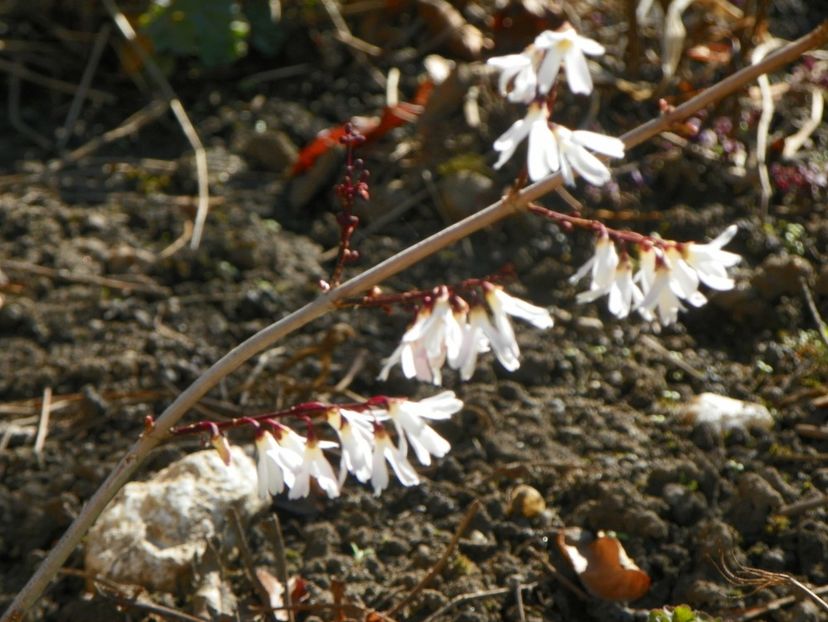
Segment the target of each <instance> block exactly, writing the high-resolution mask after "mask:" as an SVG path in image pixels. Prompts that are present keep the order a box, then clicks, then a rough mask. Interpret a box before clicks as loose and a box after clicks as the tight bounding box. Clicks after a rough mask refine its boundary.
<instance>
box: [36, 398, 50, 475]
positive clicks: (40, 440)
mask: <svg viewBox="0 0 828 622" xmlns="http://www.w3.org/2000/svg"><path fill="white" fill-rule="evenodd" d="M51 412H52V387H46V388H45V389H44V390H43V401H42V402H41V405H40V420H39V421H38V423H37V436H35V443H34V453H35V456H37V461H38V462H39V463H41V464H42V463H43V445H44V443H45V442H46V435H47V434H48V433H49V414H50V413H51Z"/></svg>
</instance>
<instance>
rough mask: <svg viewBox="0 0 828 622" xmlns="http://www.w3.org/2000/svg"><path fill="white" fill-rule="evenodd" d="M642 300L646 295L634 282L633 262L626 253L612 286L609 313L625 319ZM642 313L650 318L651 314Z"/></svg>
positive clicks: (617, 269)
mask: <svg viewBox="0 0 828 622" xmlns="http://www.w3.org/2000/svg"><path fill="white" fill-rule="evenodd" d="M642 300H644V294H643V293H642V291H641V290H640V289H639V288H638V286H637V285H636V284H635V282H634V281H633V270H632V261H630V257H629V255H627V254H626V253H625V254H624V256H623V257H622V258H621V261H620V263H619V264H618V267H617V268H616V269H615V279H614V280H613V282H612V285H611V286H610V291H609V311H610V313H612V314H613V315H614V316H615V317H617V318H619V319H624V318H625V317H627V316H628V315H629V314H630V310H631V309H635V308H636V307H637V306H638V305H639V304H641V301H642ZM579 302H580V298H579ZM641 312H642V314H644V315H645V316H647V317H648V316H649V312H647V313H646V314H645V313H644V310H643V309H642V310H641Z"/></svg>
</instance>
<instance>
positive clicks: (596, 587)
mask: <svg viewBox="0 0 828 622" xmlns="http://www.w3.org/2000/svg"><path fill="white" fill-rule="evenodd" d="M558 548H559V549H560V551H561V554H562V555H563V556H564V557H565V558H566V559H567V561H569V563H570V565H571V566H572V568H573V569H574V570H575V572H576V573H577V574H578V578H579V579H580V580H581V583H582V584H583V585H584V587H585V588H586V589H587V590H588V591H589V592H590V593H591V594H593V595H594V596H597V597H598V598H602V599H604V600H611V601H625V602H626V601H632V600H637V599H639V598H641V597H642V596H644V594H646V593H647V591H648V590H649V589H650V583H651V579H650V576H649V575H648V574H647V573H646V572H644V571H643V570H641V569H640V568H639V567H638V566H636V565H635V562H634V561H633V560H632V559H630V557H629V556H628V555H627V553H626V551H624V547H623V546H621V542H619V541H618V539H617V538H612V537H609V536H606V535H604V532H603V531H599V532H598V537H597V538H594V539H593V538H592V536H591V535H590V534H589V533H588V532H586V531H584V530H582V529H580V528H578V527H574V528H570V529H563V530H561V531H560V532H559V533H558Z"/></svg>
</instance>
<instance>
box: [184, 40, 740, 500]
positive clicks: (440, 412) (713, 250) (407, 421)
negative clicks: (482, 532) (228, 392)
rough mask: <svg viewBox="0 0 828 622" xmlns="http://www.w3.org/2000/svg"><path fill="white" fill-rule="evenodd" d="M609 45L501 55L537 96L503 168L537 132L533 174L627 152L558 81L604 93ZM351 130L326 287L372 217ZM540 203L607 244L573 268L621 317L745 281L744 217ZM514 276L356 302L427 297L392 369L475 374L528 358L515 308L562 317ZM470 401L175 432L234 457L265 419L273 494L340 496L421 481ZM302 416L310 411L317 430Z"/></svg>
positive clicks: (602, 174) (545, 317) (658, 311)
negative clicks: (595, 210)
mask: <svg viewBox="0 0 828 622" xmlns="http://www.w3.org/2000/svg"><path fill="white" fill-rule="evenodd" d="M603 53H604V48H603V46H601V45H600V44H599V43H598V42H596V41H593V40H592V39H589V38H586V37H583V36H581V35H579V34H578V33H577V32H575V30H574V29H573V28H572V27H571V26H570V25H569V24H565V25H564V26H563V27H562V28H561V29H559V30H558V31H554V32H553V31H547V32H544V33H541V34H540V35H538V36H537V37H536V38H535V41H534V42H533V43H532V45H530V46H529V47H527V48H526V49H525V50H524V51H523V52H522V53H520V54H510V55H507V56H499V57H495V58H491V59H489V61H488V63H489V65H491V66H492V67H494V68H496V69H497V70H498V71H499V72H500V75H499V90H500V93H501V94H502V95H503V96H504V97H505V98H506V99H507V100H508V101H509V102H511V103H513V104H519V105H523V106H525V107H526V111H525V114H524V116H523V117H522V118H520V119H518V120H517V121H515V122H514V124H512V126H511V127H510V128H509V129H507V130H506V131H505V132H504V133H503V134H502V135H501V136H500V137H499V138H498V139H497V140H496V141H495V142H494V149H495V151H497V152H498V153H499V158H498V161H497V163H496V164H495V168H500V167H501V166H502V165H503V164H504V163H506V162H507V161H508V160H509V159H510V158H512V156H514V154H515V153H516V151H517V149H518V147H519V145H520V144H521V143H522V142H523V141H524V140H525V141H527V148H526V153H527V162H526V173H527V174H528V177H529V179H530V180H532V181H538V180H540V179H543V178H545V177H547V176H549V175H552V174H556V173H560V174H561V175H562V176H563V179H564V181H565V182H566V183H567V184H568V185H574V183H575V174H576V173H577V174H578V175H580V176H581V177H583V178H584V179H585V180H586V181H587V182H589V183H590V184H593V185H598V186H600V185H603V184H605V183H607V182H608V181H609V180H610V178H611V172H610V169H609V168H608V167H607V165H606V160H607V159H608V158H622V157H624V144H623V143H622V142H621V141H620V140H619V139H617V138H614V137H611V136H605V135H603V134H600V133H597V132H593V131H587V130H572V129H570V128H567V127H564V126H563V125H560V124H558V123H556V122H555V121H554V120H553V116H554V115H553V107H554V101H555V96H556V92H557V89H558V88H562V84H563V82H564V78H565V82H566V85H567V86H568V88H569V89H570V90H572V91H573V92H575V93H579V94H585V95H586V94H589V93H591V92H592V89H593V84H592V78H591V76H590V72H589V66H588V64H587V58H586V57H587V56H593V57H597V56H600V55H601V54H603ZM343 142H344V143H345V145H346V148H347V153H348V160H347V164H346V174H345V177H344V180H343V183H342V184H340V185H339V186H338V187H337V194H338V196H339V198H340V202H341V204H342V211H341V213H340V214H339V215H338V216H337V221H338V223H339V225H340V232H341V235H340V252H339V257H338V260H337V263H336V267H335V268H334V271H333V275H332V278H331V280H330V283H327V282H324V283H322V284H321V285H322V288H323V289H324V290H327V289H330V288H331V287H335V286H337V285H338V284H339V281H340V277H341V275H342V272H343V268H344V266H345V264H346V263H348V262H350V261H353V260H354V259H356V258H357V257H358V254H357V252H356V251H355V250H353V249H352V248H351V246H350V244H351V237H352V235H353V233H354V231H355V230H356V227H357V226H358V224H359V219H358V217H357V216H356V215H355V214H354V213H353V207H354V203H355V201H356V199H357V198H362V199H367V198H368V196H369V190H368V182H367V180H368V176H367V172H366V171H365V170H364V166H363V163H362V162H361V161H360V160H355V159H354V158H353V151H354V148H355V147H356V146H357V145H358V144H359V142H360V136H359V135H358V134H357V133H356V132H354V131H353V130H351V131H349V132H348V134H347V136H346V137H345V138H344V139H343ZM596 154H597V155H596ZM599 156H600V157H599ZM528 209H529V211H530V212H531V213H533V214H536V215H538V216H540V217H543V218H548V219H550V220H552V221H553V222H555V223H557V224H559V225H561V228H562V230H564V231H571V230H573V229H576V228H577V229H586V230H590V231H592V232H594V234H595V236H596V240H595V252H594V254H593V256H592V257H591V258H590V259H589V260H588V261H587V262H586V263H585V264H584V265H583V266H581V267H580V269H579V270H577V271H576V272H575V274H574V275H573V276H572V278H571V281H572V282H577V281H580V280H582V279H583V278H585V277H587V276H589V287H588V289H586V290H585V291H583V292H581V293H580V294H578V297H577V300H578V302H581V303H585V302H592V301H595V300H597V299H598V298H601V297H604V296H606V297H607V299H608V305H609V310H610V312H611V313H612V314H613V315H615V316H617V317H618V318H626V317H627V316H628V315H630V314H631V313H632V312H637V313H639V314H640V315H641V317H642V318H644V319H645V320H647V321H653V322H657V323H658V324H660V325H663V326H666V325H668V324H671V323H673V322H675V321H676V319H677V318H678V313H679V311H682V310H684V309H685V306H684V305H685V304H689V305H691V306H694V307H698V306H701V305H703V304H704V303H705V302H706V301H707V298H706V297H705V296H704V294H703V293H702V292H701V291H699V288H700V286H701V285H702V284H703V285H705V286H707V287H709V288H712V289H715V290H728V289H731V288H732V287H733V286H734V282H733V279H731V278H730V277H729V276H728V274H727V268H729V267H732V266H734V265H735V264H736V263H738V262H739V260H740V257H739V256H738V255H736V254H734V253H731V252H728V251H726V250H723V247H724V246H725V245H726V244H727V243H728V242H729V241H730V240H731V239H732V238H733V236H734V235H735V234H736V227H735V225H732V226H730V227H728V228H727V229H725V230H724V231H723V232H721V233H720V234H719V235H718V237H716V238H715V239H713V240H712V241H711V242H708V243H706V244H698V243H694V242H676V241H673V240H665V239H662V238H659V237H654V236H647V235H642V234H639V233H635V232H631V231H620V230H615V229H611V228H609V227H607V226H605V225H604V224H602V223H601V222H599V221H596V220H593V219H589V218H584V217H582V216H580V215H578V214H565V213H561V212H556V211H553V210H550V209H547V208H545V207H543V206H540V205H537V204H530V205H529V208H528ZM502 280H503V279H501V278H500V277H498V276H493V277H488V278H483V279H476V278H470V279H468V280H466V281H463V282H462V283H458V284H454V285H450V284H440V285H437V286H435V287H433V288H431V289H428V290H426V291H413V292H404V293H400V294H383V293H382V292H380V291H378V290H375V291H374V292H372V293H371V294H370V295H368V296H365V297H364V298H362V299H361V300H359V301H355V302H354V303H353V304H354V306H369V307H370V306H373V307H381V308H383V309H388V308H391V307H393V306H404V307H406V308H409V309H411V308H413V310H414V319H413V321H412V323H411V325H410V326H409V327H408V328H407V330H406V331H405V332H404V333H403V335H402V339H401V341H400V343H399V345H398V346H397V347H396V348H395V349H393V351H391V352H390V354H389V355H388V357H387V358H385V360H384V361H383V367H382V370H381V372H380V375H379V379H380V380H385V379H387V378H388V376H389V374H391V373H392V371H393V370H394V368H395V367H397V366H399V368H400V370H401V371H402V374H403V375H404V376H405V377H407V378H416V379H417V380H420V381H423V382H427V383H431V384H434V385H440V384H442V379H443V374H442V370H443V368H444V367H445V366H446V365H448V367H449V368H451V369H454V370H457V371H458V372H459V377H460V379H461V380H468V379H470V378H471V377H472V376H473V375H474V371H475V367H476V366H477V364H478V361H479V360H481V355H482V356H485V355H486V354H487V353H489V352H491V353H493V354H494V356H495V358H497V360H498V361H499V362H500V364H501V365H503V367H504V368H506V369H507V370H509V371H513V370H515V369H517V368H518V367H519V366H520V348H519V347H518V343H517V340H516V338H515V332H514V328H513V326H512V322H511V319H510V318H518V319H520V320H523V321H525V322H528V323H529V324H531V325H532V326H534V327H535V328H539V329H545V328H550V327H551V326H552V324H553V321H552V316H551V315H550V314H549V312H548V311H547V310H546V309H543V308H541V307H538V306H535V305H533V304H531V303H529V302H527V301H524V300H520V299H519V298H516V297H514V296H512V295H510V294H509V293H507V292H506V290H505V288H504V286H503V285H502V283H501V281H502ZM462 407H463V403H462V401H461V400H459V399H458V398H457V397H456V396H455V394H454V393H453V392H452V391H444V392H442V393H438V394H436V395H434V396H432V397H429V398H426V399H423V400H420V401H414V400H409V399H406V398H403V397H387V396H382V395H380V396H375V397H372V398H370V399H367V400H365V401H363V402H356V403H349V404H323V403H320V402H308V403H304V404H298V405H296V406H294V407H292V408H289V409H287V410H284V411H280V412H274V413H266V414H262V415H258V416H255V417H248V418H243V419H237V420H233V421H229V422H222V423H213V422H200V423H196V424H193V425H190V426H186V427H183V428H178V429H177V430H175V432H174V433H176V434H192V433H203V432H208V433H209V434H210V436H211V438H212V442H213V445H214V446H215V447H216V448H217V449H218V451H219V453H220V454H221V455H222V457H223V458H224V459H225V460H229V457H230V452H229V448H228V442H227V439H226V437H225V433H226V432H227V430H229V429H233V428H237V427H243V426H244V427H252V428H254V429H255V435H256V452H257V456H258V476H259V492H260V494H261V495H262V496H267V495H277V494H280V493H282V492H284V491H287V495H288V498H290V499H296V498H300V497H305V496H307V495H308V494H309V492H310V482H311V480H312V479H313V480H316V482H317V484H318V486H319V488H320V489H321V490H323V491H324V492H325V493H326V494H327V495H328V496H329V497H337V496H338V495H339V494H340V490H341V487H342V485H343V483H344V482H345V480H346V479H347V477H348V475H349V474H350V475H352V476H354V477H355V478H356V479H357V480H358V481H359V482H363V483H370V485H371V486H372V488H373V490H374V492H375V493H376V494H380V493H381V492H382V491H383V490H384V489H385V488H386V487H387V486H388V484H389V480H390V472H393V473H394V476H395V477H396V478H397V480H399V482H400V483H401V484H403V485H404V486H413V485H415V484H417V483H418V482H419V481H420V480H419V475H418V474H417V471H416V469H415V468H414V466H413V465H412V462H411V457H410V454H411V453H413V456H414V458H416V461H417V462H419V463H420V464H421V465H425V466H427V465H429V464H431V461H432V458H441V457H443V456H444V455H446V453H448V451H449V450H450V449H451V446H450V445H449V443H448V441H447V440H446V439H445V438H443V437H442V436H441V435H440V434H439V432H437V431H436V430H435V429H434V428H433V427H432V425H431V422H434V421H439V420H443V419H449V418H450V417H451V416H452V415H453V414H455V413H457V412H459V411H460V410H461V409H462ZM291 423H292V424H293V425H296V424H297V423H299V424H303V428H304V435H302V434H300V433H299V432H298V431H297V430H296V429H294V427H292V425H290V424H291ZM322 424H326V425H322ZM334 451H336V452H337V453H338V455H339V464H338V467H337V468H336V469H335V468H334V467H333V466H332V465H331V462H330V458H329V456H333V455H335V454H334V453H333V452H334ZM389 467H390V471H389Z"/></svg>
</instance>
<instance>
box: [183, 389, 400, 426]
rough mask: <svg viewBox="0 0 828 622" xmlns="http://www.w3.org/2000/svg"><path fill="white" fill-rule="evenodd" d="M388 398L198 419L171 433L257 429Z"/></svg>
mask: <svg viewBox="0 0 828 622" xmlns="http://www.w3.org/2000/svg"><path fill="white" fill-rule="evenodd" d="M388 399H389V398H387V397H385V396H377V397H373V398H371V399H370V400H368V401H366V402H354V403H350V404H323V403H322V402H303V403H301V404H296V405H295V406H291V407H290V408H287V409H285V410H280V411H275V412H267V413H261V414H258V415H253V416H250V417H237V418H235V419H230V420H228V421H197V422H196V423H191V424H189V425H185V426H181V427H178V428H173V429H172V430H171V431H170V434H172V435H173V436H186V435H189V434H201V433H204V432H209V433H210V435H211V436H215V435H216V434H220V433H221V432H222V431H223V430H229V429H233V428H241V427H245V426H250V427H252V428H254V429H257V428H259V427H261V426H262V425H265V426H271V425H273V423H274V422H275V421H276V420H277V419H282V418H284V417H296V418H297V419H302V420H304V421H306V422H310V420H311V418H312V417H314V416H315V415H320V414H322V413H325V412H327V411H328V410H330V409H332V408H334V409H336V408H345V409H347V410H353V411H357V412H362V411H364V410H368V409H370V408H371V407H376V406H377V405H378V404H383V403H386V402H387V401H388Z"/></svg>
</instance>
